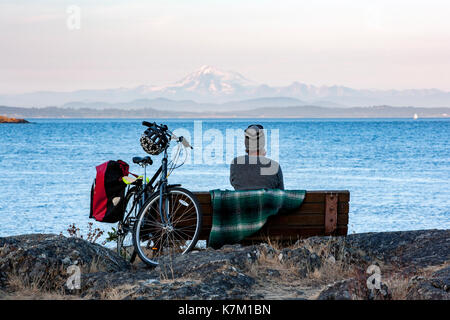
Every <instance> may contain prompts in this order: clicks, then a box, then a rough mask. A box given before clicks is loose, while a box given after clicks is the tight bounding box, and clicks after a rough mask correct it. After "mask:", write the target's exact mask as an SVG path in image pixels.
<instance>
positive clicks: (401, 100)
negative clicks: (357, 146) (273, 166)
mask: <svg viewBox="0 0 450 320" xmlns="http://www.w3.org/2000/svg"><path fill="white" fill-rule="evenodd" d="M161 98H163V99H170V100H176V101H179V102H182V103H181V104H180V103H178V106H180V108H181V106H182V105H183V106H185V107H183V110H189V108H191V107H190V105H192V108H191V109H192V111H198V109H197V108H198V103H200V104H203V105H205V104H209V105H214V104H220V105H223V106H226V105H227V103H228V102H230V101H240V102H241V103H240V104H242V103H245V101H250V100H251V101H252V104H253V107H254V106H255V105H254V104H255V101H257V103H258V104H259V106H261V107H266V106H268V104H270V105H273V103H274V101H282V102H283V103H282V104H283V106H286V105H285V103H286V101H289V100H274V98H277V99H279V98H292V99H294V100H293V101H296V102H295V103H296V106H298V105H299V104H300V103H301V104H302V105H306V104H308V105H316V106H323V107H350V106H374V105H391V106H418V107H448V106H450V92H447V91H441V90H437V89H422V90H359V89H352V88H348V87H344V86H314V85H308V84H304V83H301V82H293V83H292V84H290V85H288V86H284V87H272V86H269V85H267V84H260V83H256V82H254V81H251V80H249V79H247V78H245V77H244V76H242V75H241V74H239V73H237V72H233V71H224V70H221V69H219V68H215V67H212V66H202V67H200V68H199V69H198V70H196V71H194V72H192V73H190V74H188V75H187V76H185V77H184V78H183V79H181V80H179V81H176V82H174V83H172V84H169V85H165V86H156V85H151V86H150V85H142V86H139V87H136V88H118V89H108V90H79V91H73V92H48V91H47V92H35V93H26V94H19V95H0V105H6V106H18V107H19V106H23V107H31V106H32V107H44V106H62V105H65V104H68V103H70V106H75V105H77V104H79V105H83V104H89V105H95V104H99V105H107V104H121V105H127V106H129V108H133V107H136V106H137V105H136V101H138V102H139V106H141V107H142V105H145V103H146V102H145V100H146V99H152V100H155V99H161ZM268 98H271V99H272V100H270V101H269V100H268ZM159 101H160V102H161V103H163V104H164V105H165V106H166V108H167V103H166V102H164V100H159ZM189 101H191V102H192V103H190V102H189ZM194 102H196V103H197V104H196V103H194ZM292 103H294V102H292ZM154 104H155V101H153V102H152V105H154ZM280 106H281V105H280ZM162 108H164V107H162Z"/></svg>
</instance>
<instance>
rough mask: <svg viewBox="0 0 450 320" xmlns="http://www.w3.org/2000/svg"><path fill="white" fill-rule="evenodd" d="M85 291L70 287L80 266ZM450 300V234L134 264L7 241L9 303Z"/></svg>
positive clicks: (4, 263) (0, 263) (2, 281)
mask: <svg viewBox="0 0 450 320" xmlns="http://www.w3.org/2000/svg"><path fill="white" fill-rule="evenodd" d="M73 265H75V266H78V267H79V268H80V275H81V276H80V280H81V282H80V287H79V289H73V290H71V289H69V288H67V285H66V283H67V279H68V278H69V277H70V276H71V272H73V271H70V268H69V267H70V266H73ZM48 298H51V299H283V300H286V299H302V300H303V299H319V300H330V299H332V300H334V299H344V300H354V299H365V300H391V299H394V300H396V299H427V300H428V299H437V300H449V299H450V230H419V231H403V232H378V233H361V234H352V235H348V236H347V237H312V238H308V239H304V240H299V241H297V242H296V243H292V244H290V245H289V246H282V245H281V244H280V243H270V242H269V243H260V244H255V245H252V246H241V245H227V246H224V247H222V248H221V249H218V250H213V249H210V248H208V249H205V250H197V251H194V252H191V253H189V254H187V255H182V256H181V255H178V256H174V257H165V258H162V259H161V263H160V265H159V266H158V267H156V268H148V267H146V266H144V265H143V263H142V262H140V261H137V262H135V263H134V264H132V265H131V264H129V263H128V262H126V261H125V260H123V259H122V258H121V257H120V256H118V255H117V254H116V253H115V252H113V251H112V250H110V249H107V248H105V247H102V246H100V245H98V244H92V243H89V242H87V241H85V240H82V239H79V238H67V237H63V236H61V235H48V234H34V235H21V236H12V237H4V238H0V299H48Z"/></svg>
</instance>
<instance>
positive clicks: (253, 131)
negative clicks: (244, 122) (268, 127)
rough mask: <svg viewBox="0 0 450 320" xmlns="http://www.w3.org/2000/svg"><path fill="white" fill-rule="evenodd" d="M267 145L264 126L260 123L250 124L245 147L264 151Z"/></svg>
mask: <svg viewBox="0 0 450 320" xmlns="http://www.w3.org/2000/svg"><path fill="white" fill-rule="evenodd" d="M265 146H266V141H265V135H264V128H263V126H262V125H260V124H252V125H249V126H248V128H247V129H245V149H246V150H247V152H250V151H262V150H264V148H265Z"/></svg>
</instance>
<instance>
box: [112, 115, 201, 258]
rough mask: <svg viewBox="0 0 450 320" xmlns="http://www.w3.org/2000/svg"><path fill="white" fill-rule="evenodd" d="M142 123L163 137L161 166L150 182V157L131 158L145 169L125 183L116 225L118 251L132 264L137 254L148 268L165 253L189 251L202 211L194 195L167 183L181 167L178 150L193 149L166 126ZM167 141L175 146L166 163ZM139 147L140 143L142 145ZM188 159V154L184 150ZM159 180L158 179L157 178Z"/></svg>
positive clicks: (197, 231)
mask: <svg viewBox="0 0 450 320" xmlns="http://www.w3.org/2000/svg"><path fill="white" fill-rule="evenodd" d="M142 124H143V125H144V126H147V127H148V128H151V129H152V130H153V131H154V132H157V133H158V134H160V136H159V138H164V137H165V138H166V139H167V143H166V144H165V146H164V147H163V149H162V150H161V151H162V153H163V158H162V160H161V166H160V167H159V168H158V170H157V171H156V172H155V174H154V175H153V177H152V178H151V179H148V178H147V176H146V168H147V166H149V165H152V164H153V160H152V159H151V157H150V156H146V157H143V158H141V157H134V158H133V163H135V164H138V165H140V166H141V167H143V168H144V176H138V177H136V178H135V179H131V180H126V181H125V182H126V183H127V184H128V185H129V187H128V190H127V192H126V196H125V202H124V206H125V213H124V218H123V219H122V221H120V222H119V224H118V230H117V251H118V253H119V254H120V255H122V256H123V257H124V258H125V259H127V260H129V261H130V262H133V261H134V260H135V258H136V255H137V256H139V258H140V259H141V260H142V261H143V262H145V263H146V264H148V265H150V266H156V265H158V264H159V263H158V261H157V260H158V258H160V257H161V256H162V255H165V254H174V253H180V254H185V253H187V252H189V251H191V250H192V249H193V248H194V247H195V245H196V243H197V241H198V237H199V234H200V231H201V225H202V212H201V207H200V204H199V202H198V200H197V198H196V197H195V195H194V194H193V193H192V192H191V191H189V190H187V189H184V188H181V185H180V184H174V185H170V184H168V177H169V175H170V174H171V173H172V172H173V170H175V169H176V168H179V167H180V166H182V165H183V164H184V162H185V160H186V159H185V160H184V161H183V162H182V163H181V164H180V165H177V161H178V158H179V155H180V153H181V147H184V148H185V149H189V148H190V149H192V146H190V145H189V142H188V141H187V140H186V139H185V138H184V137H176V136H175V135H174V134H173V132H171V131H170V130H169V129H168V128H167V126H165V125H157V124H156V123H149V122H146V121H143V122H142ZM170 141H176V142H177V143H178V149H177V151H176V153H175V157H174V158H175V161H173V160H172V161H170V162H169V160H168V152H167V149H168V147H169V145H170ZM141 144H142V142H141ZM185 154H186V157H187V152H186V150H185ZM158 177H159V179H158Z"/></svg>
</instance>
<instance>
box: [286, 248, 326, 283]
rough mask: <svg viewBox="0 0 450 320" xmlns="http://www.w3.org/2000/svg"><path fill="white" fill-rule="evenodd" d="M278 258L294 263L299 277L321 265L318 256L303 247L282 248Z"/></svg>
mask: <svg viewBox="0 0 450 320" xmlns="http://www.w3.org/2000/svg"><path fill="white" fill-rule="evenodd" d="M279 260H280V261H281V262H283V263H287V264H291V265H294V266H295V267H296V269H297V272H298V274H299V275H300V276H301V277H306V275H307V274H308V273H310V272H314V270H316V269H320V267H321V266H322V261H321V259H320V257H319V256H318V255H317V254H316V253H312V252H310V251H309V250H307V249H305V248H297V249H288V248H286V249H283V250H282V251H281V253H280V255H279Z"/></svg>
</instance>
